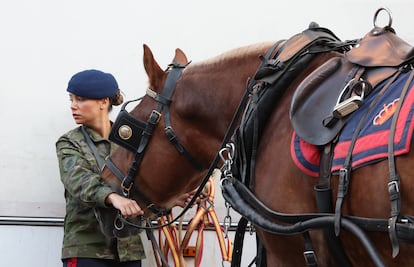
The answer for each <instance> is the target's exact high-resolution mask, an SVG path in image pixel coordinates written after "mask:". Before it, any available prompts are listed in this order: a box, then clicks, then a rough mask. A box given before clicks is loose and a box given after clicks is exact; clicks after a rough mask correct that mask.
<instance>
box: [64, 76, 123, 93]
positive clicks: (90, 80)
mask: <svg viewBox="0 0 414 267" xmlns="http://www.w3.org/2000/svg"><path fill="white" fill-rule="evenodd" d="M118 90H119V88H118V83H117V82H116V80H115V78H114V76H113V75H112V74H110V73H105V72H102V71H100V70H84V71H81V72H78V73H76V74H75V75H73V76H72V78H71V79H70V81H69V83H68V88H67V91H68V92H69V93H72V94H74V95H77V96H81V97H86V98H92V99H101V98H106V97H112V96H114V95H115V94H116V93H117V92H118Z"/></svg>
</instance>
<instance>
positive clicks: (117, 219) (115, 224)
mask: <svg viewBox="0 0 414 267" xmlns="http://www.w3.org/2000/svg"><path fill="white" fill-rule="evenodd" d="M117 222H118V223H117ZM124 226H125V224H124V222H123V221H122V220H121V218H120V215H119V214H118V216H116V218H115V220H114V227H115V229H116V230H118V231H121V230H122V229H124Z"/></svg>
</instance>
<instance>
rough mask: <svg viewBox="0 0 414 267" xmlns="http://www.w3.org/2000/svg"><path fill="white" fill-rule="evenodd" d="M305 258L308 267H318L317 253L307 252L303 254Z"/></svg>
mask: <svg viewBox="0 0 414 267" xmlns="http://www.w3.org/2000/svg"><path fill="white" fill-rule="evenodd" d="M303 257H304V258H305V262H306V266H308V267H316V266H318V262H317V261H316V256H315V252H314V251H313V250H307V251H304V252H303Z"/></svg>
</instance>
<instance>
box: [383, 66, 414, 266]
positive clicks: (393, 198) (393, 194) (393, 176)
mask: <svg viewBox="0 0 414 267" xmlns="http://www.w3.org/2000/svg"><path fill="white" fill-rule="evenodd" d="M408 67H411V68H412V66H411V65H409V66H406V67H405V68H408ZM413 79H414V70H411V74H410V76H409V77H408V79H407V81H406V83H405V85H404V87H403V89H402V91H401V95H400V98H399V101H398V105H397V108H396V110H395V113H394V116H393V118H392V122H391V129H390V135H389V141H388V165H389V171H390V182H389V183H388V193H389V197H390V202H391V217H390V219H389V221H388V225H389V232H388V233H389V236H390V240H391V245H392V256H393V258H395V257H396V256H397V255H398V253H399V244H398V237H397V230H396V222H397V220H398V216H399V215H400V210H401V195H400V176H399V175H398V173H397V171H396V168H395V156H394V138H395V136H394V135H395V128H396V125H397V120H398V115H399V113H400V110H401V107H402V105H403V103H404V98H405V96H406V94H407V91H408V89H409V86H410V84H411V82H412V80H413Z"/></svg>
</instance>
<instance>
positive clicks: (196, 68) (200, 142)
mask: <svg viewBox="0 0 414 267" xmlns="http://www.w3.org/2000/svg"><path fill="white" fill-rule="evenodd" d="M269 46H271V43H263V44H258V45H253V46H249V47H245V48H242V49H235V50H234V51H231V52H227V53H225V54H223V55H220V56H218V57H216V58H214V59H210V60H207V61H205V62H200V63H192V64H190V63H189V61H188V60H187V57H186V55H185V54H184V53H183V52H182V51H181V50H180V49H176V51H175V56H174V58H173V60H172V63H171V64H170V65H169V66H168V68H167V69H166V70H165V71H164V70H162V69H161V68H160V66H159V64H158V63H157V61H156V60H155V59H154V56H153V53H152V52H151V50H150V48H149V47H148V46H147V45H144V57H143V62H144V67H145V70H146V72H147V75H148V81H149V83H148V89H147V90H146V94H145V96H143V97H142V98H141V99H140V102H139V103H138V104H137V105H136V106H135V107H134V108H133V109H132V110H131V111H130V112H127V111H126V105H128V103H129V102H127V103H125V104H124V106H123V107H122V109H121V112H120V114H119V115H118V118H117V120H116V121H115V123H114V125H113V129H112V132H111V136H117V137H118V140H121V139H127V138H125V136H123V134H124V133H121V132H122V131H124V130H125V129H127V128H128V127H124V126H128V125H123V124H124V122H126V123H125V124H129V123H130V122H131V121H132V122H135V124H136V125H138V126H137V127H138V128H139V129H138V130H137V131H138V132H139V133H138V134H135V133H134V131H136V129H135V128H134V127H132V126H131V125H130V126H131V127H132V129H131V128H129V129H130V130H131V134H130V135H129V137H131V136H132V137H131V139H134V140H133V141H134V142H135V146H132V145H131V146H130V147H129V149H128V148H125V146H124V145H123V144H122V142H127V141H129V140H121V143H119V144H120V146H119V148H117V149H116V150H115V151H114V152H113V154H112V155H111V156H110V158H109V160H108V161H107V164H106V166H105V168H104V169H103V170H102V173H101V176H102V178H103V180H104V181H105V182H106V183H108V184H109V185H110V186H111V187H112V188H114V189H115V190H116V191H118V192H119V193H120V194H124V195H128V197H131V198H133V199H135V200H137V202H138V204H139V205H140V206H141V208H142V209H143V210H144V211H145V215H144V216H145V217H147V218H155V217H157V216H158V215H160V214H162V213H163V212H164V211H168V210H169V209H171V208H172V207H173V205H174V203H175V202H176V199H177V197H178V196H180V195H182V194H184V193H186V192H190V191H192V190H194V189H195V188H197V186H198V185H199V184H200V181H201V180H202V178H203V177H204V176H205V175H206V173H207V170H208V167H209V166H210V163H211V161H212V159H213V157H214V156H215V155H216V153H217V151H218V149H219V148H220V144H221V141H222V138H223V136H224V134H225V132H226V130H227V127H228V125H229V123H230V121H231V118H232V116H233V113H234V111H235V109H236V107H237V104H238V102H239V101H240V98H241V96H242V95H243V93H244V89H245V84H246V81H247V80H248V78H249V77H251V75H253V74H254V70H255V69H256V68H257V66H258V64H259V63H260V60H259V55H261V54H263V53H264V52H265V51H266V50H267V49H268V48H269ZM236 55H237V56H236ZM234 72H237V73H238V78H234V77H232V73H234ZM223 79H229V82H228V83H226V84H223V83H221V81H222V80H223ZM235 79H236V80H235ZM121 117H122V118H121ZM154 117H155V118H154ZM119 121H122V123H118V122H119ZM128 131H129V130H126V133H128ZM110 139H111V137H110ZM114 166H115V167H114ZM131 170H132V171H131ZM127 177H128V178H127ZM125 180H128V181H125ZM126 189H127V190H126ZM101 213H102V211H101ZM112 213H114V211H112ZM113 216H114V215H112V217H113ZM98 217H101V220H100V221H101V223H102V224H107V223H111V224H112V221H113V220H112V219H111V216H108V217H109V218H107V217H106V218H103V216H98ZM103 228H104V229H105V228H108V227H103ZM109 228H110V226H109ZM106 232H108V231H106Z"/></svg>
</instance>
